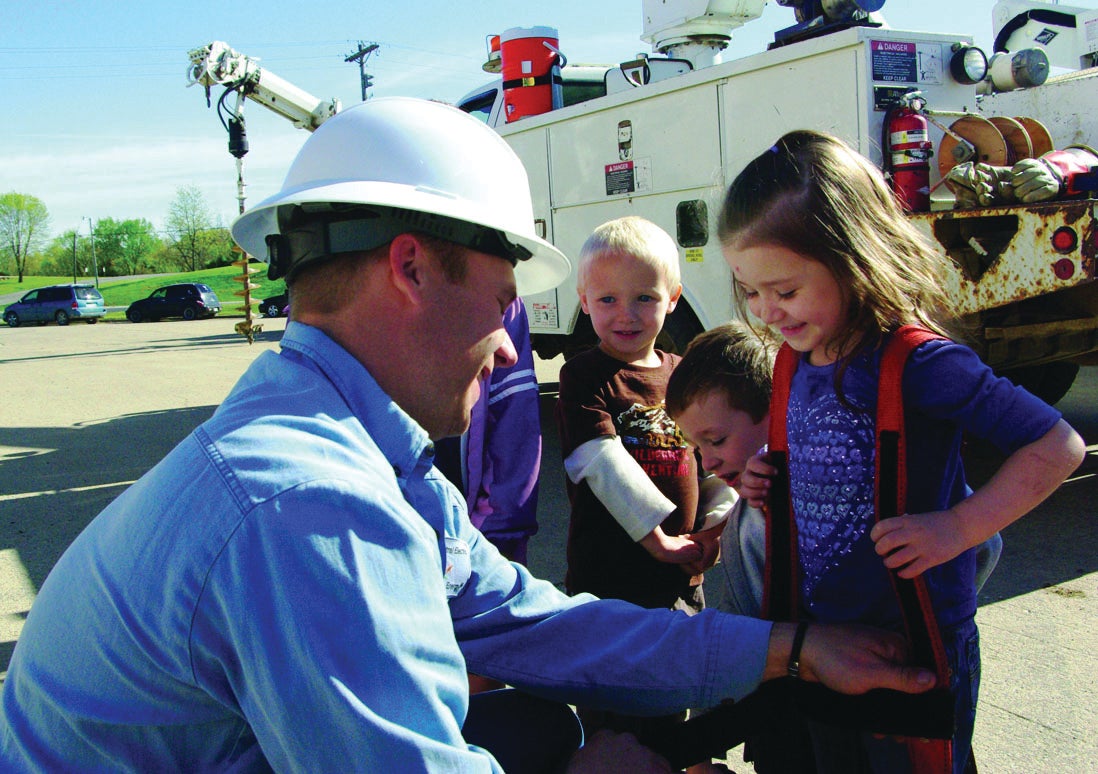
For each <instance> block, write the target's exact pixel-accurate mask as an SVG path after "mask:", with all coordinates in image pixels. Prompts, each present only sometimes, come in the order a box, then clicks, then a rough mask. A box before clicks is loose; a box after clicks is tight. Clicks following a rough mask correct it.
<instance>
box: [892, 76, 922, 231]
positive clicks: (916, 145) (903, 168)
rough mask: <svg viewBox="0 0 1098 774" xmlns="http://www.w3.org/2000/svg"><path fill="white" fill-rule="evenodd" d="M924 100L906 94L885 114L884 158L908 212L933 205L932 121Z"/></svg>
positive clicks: (895, 188) (894, 185)
mask: <svg viewBox="0 0 1098 774" xmlns="http://www.w3.org/2000/svg"><path fill="white" fill-rule="evenodd" d="M925 104H926V103H925V101H924V100H923V99H922V98H921V97H918V96H917V94H915V93H912V94H905V95H904V96H903V97H902V98H901V99H900V101H899V102H898V103H897V104H896V105H894V106H893V107H892V108H891V109H890V110H889V111H888V114H887V115H886V116H885V123H884V135H885V160H886V163H887V164H888V171H889V173H890V182H891V185H892V191H893V192H894V193H895V194H896V198H897V199H899V201H900V204H901V205H902V206H903V208H904V210H905V211H907V212H926V211H927V210H929V209H930V156H931V149H932V147H933V145H932V143H931V142H930V135H929V125H928V124H927V120H926V118H925V117H923V115H922V113H921V112H920V111H921V110H922V108H923V106H924V105H925Z"/></svg>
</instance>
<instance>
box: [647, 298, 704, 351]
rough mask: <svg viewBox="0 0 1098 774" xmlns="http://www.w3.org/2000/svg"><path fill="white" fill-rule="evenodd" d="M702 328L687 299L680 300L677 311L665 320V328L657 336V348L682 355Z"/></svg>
mask: <svg viewBox="0 0 1098 774" xmlns="http://www.w3.org/2000/svg"><path fill="white" fill-rule="evenodd" d="M702 330H703V329H702V324H701V323H700V322H698V316H697V315H696V314H694V310H693V309H691V308H690V306H689V304H687V303H686V302H685V301H681V300H680V301H679V304H678V306H676V307H675V311H674V312H672V313H671V314H670V315H668V317H667V319H666V320H664V321H663V330H662V331H660V335H659V336H657V337H656V349H662V350H663V351H664V352H674V353H675V354H676V355H681V354H682V353H683V352H685V351H686V345H687V344H689V343H690V342H691V341H693V339H694V337H695V336H697V335H698V334H699V333H701V332H702Z"/></svg>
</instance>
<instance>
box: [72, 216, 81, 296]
mask: <svg viewBox="0 0 1098 774" xmlns="http://www.w3.org/2000/svg"><path fill="white" fill-rule="evenodd" d="M78 231H80V229H75V230H74V231H73V232H72V284H74V285H75V284H76V234H77V232H78Z"/></svg>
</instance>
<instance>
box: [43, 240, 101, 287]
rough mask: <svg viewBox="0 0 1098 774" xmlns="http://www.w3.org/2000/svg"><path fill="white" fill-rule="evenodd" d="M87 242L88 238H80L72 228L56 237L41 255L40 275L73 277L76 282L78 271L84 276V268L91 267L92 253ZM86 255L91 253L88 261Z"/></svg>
mask: <svg viewBox="0 0 1098 774" xmlns="http://www.w3.org/2000/svg"><path fill="white" fill-rule="evenodd" d="M87 241H88V238H87V237H80V236H79V235H78V234H77V233H76V230H75V229H71V228H70V229H68V230H67V231H65V233H63V234H61V235H60V236H57V237H54V238H53V239H51V240H50V243H49V244H48V245H46V248H45V250H43V251H42V252H41V253H40V254H39V259H40V260H39V262H38V273H39V274H45V275H50V276H54V277H68V276H71V277H73V279H74V280H75V279H76V276H77V273H78V271H79V273H81V274H83V268H82V267H83V266H84V265H85V264H86V265H87V266H89V267H90V266H91V256H90V252H91V251H90V250H89V249H88V247H87V245H86V243H87ZM85 253H89V255H88V256H87V258H86V260H85Z"/></svg>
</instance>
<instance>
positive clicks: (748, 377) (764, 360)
mask: <svg viewBox="0 0 1098 774" xmlns="http://www.w3.org/2000/svg"><path fill="white" fill-rule="evenodd" d="M777 351H778V347H777V342H776V341H775V340H774V339H773V337H771V336H769V335H768V334H767V332H766V331H756V330H754V329H753V328H751V327H750V326H748V325H746V324H745V323H741V322H731V323H728V324H726V325H718V326H717V327H716V328H711V329H710V330H707V331H705V332H704V333H699V334H698V335H697V336H695V337H694V340H693V341H691V342H690V345H689V346H688V347H687V348H686V352H685V353H683V356H682V360H681V361H680V362H679V364H678V365H677V366H675V370H674V371H672V372H671V378H670V380H669V381H668V382H667V399H666V401H667V413H668V414H670V415H671V416H672V417H677V416H678V415H679V414H681V413H682V412H683V411H685V410H686V408H687V407H688V406H689V405H690V404H692V403H694V402H695V401H697V400H700V399H701V398H702V397H703V396H704V395H706V394H708V393H710V392H713V391H714V390H719V391H720V392H722V393H723V394H724V396H725V398H726V399H727V400H728V405H729V406H730V407H731V408H734V409H736V410H738V411H744V412H746V413H747V414H748V415H749V416H750V417H751V419H752V420H753V421H754V422H761V421H762V419H763V418H764V417H765V416H766V415H767V413H768V412H769V411H770V390H771V384H772V382H773V375H774V356H775V355H776V354H777Z"/></svg>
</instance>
